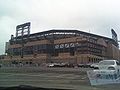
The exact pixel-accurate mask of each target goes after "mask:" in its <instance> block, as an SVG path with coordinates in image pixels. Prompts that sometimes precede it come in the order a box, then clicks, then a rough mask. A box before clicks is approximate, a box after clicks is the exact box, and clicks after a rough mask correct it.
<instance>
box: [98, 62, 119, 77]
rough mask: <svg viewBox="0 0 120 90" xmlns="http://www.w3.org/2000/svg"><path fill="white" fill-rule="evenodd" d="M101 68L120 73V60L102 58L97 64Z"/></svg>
mask: <svg viewBox="0 0 120 90" xmlns="http://www.w3.org/2000/svg"><path fill="white" fill-rule="evenodd" d="M97 67H98V69H99V70H108V71H111V72H112V71H113V72H115V73H116V74H117V75H119V74H120V61H118V60H102V61H100V62H99V63H98V65H97Z"/></svg>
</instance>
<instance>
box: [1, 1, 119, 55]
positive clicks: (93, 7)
mask: <svg viewBox="0 0 120 90" xmlns="http://www.w3.org/2000/svg"><path fill="white" fill-rule="evenodd" d="M25 22H31V24H32V25H31V33H35V32H41V31H46V30H50V29H78V30H81V31H85V32H91V33H94V34H98V35H102V36H106V37H110V38H111V36H112V35H111V28H113V29H114V30H115V31H116V32H117V34H118V38H119V39H120V0H0V54H3V53H4V49H5V48H4V47H5V42H7V41H9V39H10V35H11V34H13V35H15V32H16V30H15V28H16V26H17V25H19V24H22V23H25Z"/></svg>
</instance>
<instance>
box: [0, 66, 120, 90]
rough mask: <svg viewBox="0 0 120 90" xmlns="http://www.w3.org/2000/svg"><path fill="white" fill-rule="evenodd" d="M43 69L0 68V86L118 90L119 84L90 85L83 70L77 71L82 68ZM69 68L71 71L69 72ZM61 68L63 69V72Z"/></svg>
mask: <svg viewBox="0 0 120 90" xmlns="http://www.w3.org/2000/svg"><path fill="white" fill-rule="evenodd" d="M44 69H45V70H46V71H45V72H43V71H42V70H44ZM44 69H41V68H39V69H38V68H32V70H31V68H26V69H25V68H17V69H16V68H9V69H8V68H4V69H2V68H1V70H0V87H9V86H18V85H30V86H35V87H47V88H60V89H74V90H113V89H114V90H120V86H119V85H105V86H91V85H90V83H89V80H88V78H87V75H86V74H85V73H84V72H79V71H82V70H83V69H80V68H79V69H73V68H44ZM70 69H71V72H69V70H70ZM17 70H18V71H17ZM61 70H63V73H62V71H61ZM85 70H87V69H85ZM10 71H11V72H10ZM25 71H26V72H25ZM68 72H69V73H68Z"/></svg>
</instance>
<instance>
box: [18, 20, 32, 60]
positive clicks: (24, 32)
mask: <svg viewBox="0 0 120 90" xmlns="http://www.w3.org/2000/svg"><path fill="white" fill-rule="evenodd" d="M29 35H30V22H28V23H24V24H21V25H18V26H17V27H16V41H19V40H20V41H21V42H20V44H21V58H23V56H24V44H25V42H26V41H25V40H24V39H28V38H29ZM24 36H26V37H25V38H24Z"/></svg>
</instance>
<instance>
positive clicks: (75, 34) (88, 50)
mask: <svg viewBox="0 0 120 90" xmlns="http://www.w3.org/2000/svg"><path fill="white" fill-rule="evenodd" d="M112 35H113V36H112V37H113V38H108V37H104V36H100V35H96V34H91V33H88V32H83V31H80V30H48V31H43V32H38V33H33V34H30V23H29V22H28V23H25V24H21V25H18V26H17V27H16V36H15V37H14V35H11V39H10V40H9V42H7V43H6V49H5V51H6V56H4V61H5V62H8V63H9V64H11V63H22V64H31V63H34V64H38V65H39V64H42V63H71V64H87V63H97V62H99V61H100V60H103V59H120V50H119V44H118V42H117V39H116V38H117V35H116V33H115V31H114V30H113V29H112Z"/></svg>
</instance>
